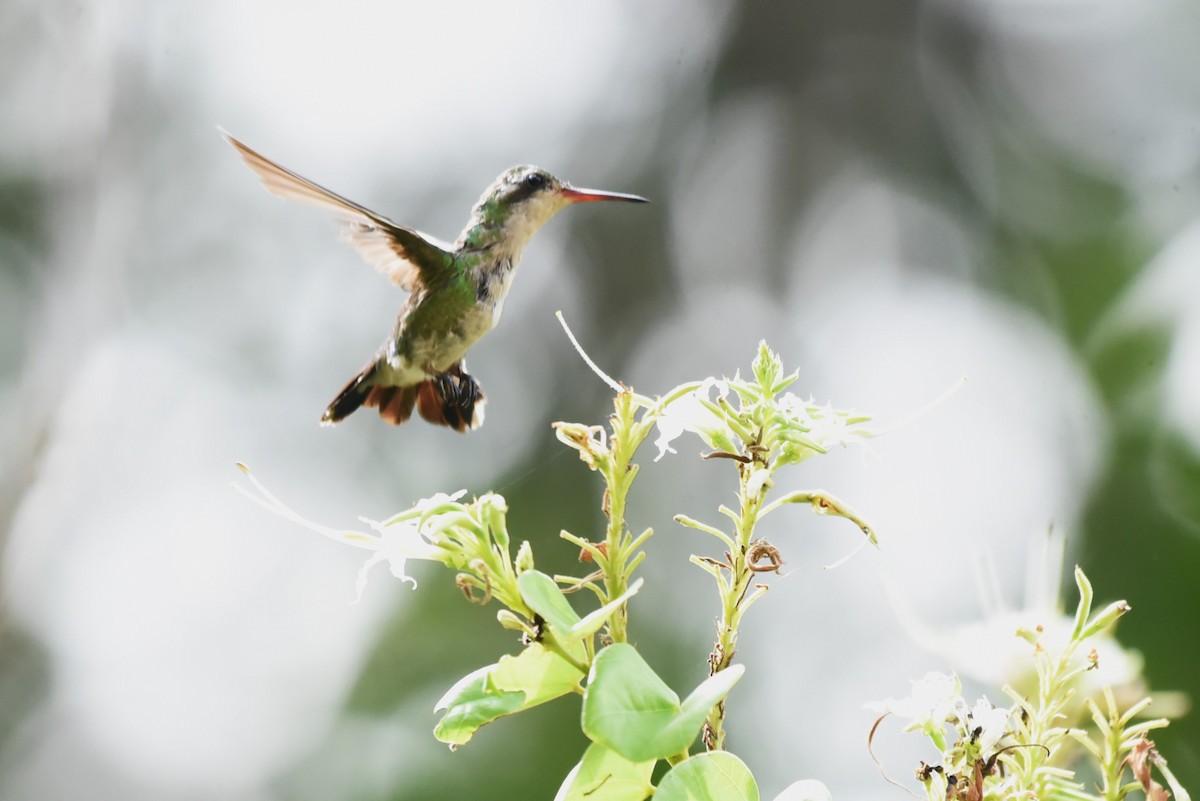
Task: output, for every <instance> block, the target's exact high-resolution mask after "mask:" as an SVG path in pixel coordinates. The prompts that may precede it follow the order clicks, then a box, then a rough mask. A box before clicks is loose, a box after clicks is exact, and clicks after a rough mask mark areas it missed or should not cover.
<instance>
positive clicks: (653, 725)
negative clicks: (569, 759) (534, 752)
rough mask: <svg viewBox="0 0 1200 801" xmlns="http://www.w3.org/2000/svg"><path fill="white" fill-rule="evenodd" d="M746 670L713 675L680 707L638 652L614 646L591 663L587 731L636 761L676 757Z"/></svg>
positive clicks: (586, 702)
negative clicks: (710, 711)
mask: <svg viewBox="0 0 1200 801" xmlns="http://www.w3.org/2000/svg"><path fill="white" fill-rule="evenodd" d="M744 672H745V668H744V667H742V666H741V665H734V666H733V667H730V668H728V669H726V670H723V671H721V672H720V673H718V674H717V675H715V676H710V677H709V678H708V679H707V680H705V681H704V683H703V684H701V685H700V686H699V687H697V688H696V689H695V690H694V691H693V692H692V694H691V695H690V696H688V698H687V699H686V700H685V701H684V702H683V703H682V704H681V703H680V702H679V696H677V695H676V694H675V693H674V692H672V691H671V688H670V687H668V686H667V685H666V684H665V683H664V682H663V680H662V679H660V678H659V677H658V674H656V673H655V672H654V670H653V669H652V668H651V667H650V666H649V665H648V664H646V661H645V660H644V659H642V656H641V654H639V653H638V652H637V649H636V648H634V647H633V646H632V645H628V644H626V643H618V644H616V645H610V646H609V647H608V648H605V649H604V650H603V651H601V652H600V653H599V654H597V656H596V659H595V660H594V661H593V662H592V671H591V675H590V676H589V677H588V686H587V690H586V691H585V692H584V696H583V721H582V723H583V731H584V733H585V734H587V736H588V737H590V738H591V739H592V740H593V741H594V742H597V743H601V744H603V745H606V746H608V747H609V748H611V749H613V750H614V751H616V752H617V753H619V754H620V755H621V756H623V757H625V758H626V759H628V760H631V761H633V762H644V761H646V760H651V759H663V758H666V757H669V756H674V755H676V754H679V753H680V752H682V751H684V750H685V749H686V748H687V747H688V746H690V745H691V744H692V741H693V740H695V739H696V734H697V733H698V732H699V730H700V726H701V724H702V723H704V719H705V717H707V716H708V713H709V710H711V709H712V708H713V707H714V706H715V705H716V704H717V703H718V702H720V701H721V700H723V699H724V698H725V696H726V695H728V694H729V691H730V690H731V689H732V688H733V685H734V684H736V683H737V681H738V679H740V678H741V677H742V673H744Z"/></svg>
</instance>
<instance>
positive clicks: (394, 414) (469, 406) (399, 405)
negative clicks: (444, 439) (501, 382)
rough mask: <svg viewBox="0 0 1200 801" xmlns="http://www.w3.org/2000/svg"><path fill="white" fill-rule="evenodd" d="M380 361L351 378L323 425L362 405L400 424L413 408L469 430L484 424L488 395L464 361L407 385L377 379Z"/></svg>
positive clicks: (431, 418)
mask: <svg viewBox="0 0 1200 801" xmlns="http://www.w3.org/2000/svg"><path fill="white" fill-rule="evenodd" d="M377 370H378V362H375V363H372V364H371V365H369V366H368V367H367V368H366V369H364V370H363V371H362V372H361V373H359V374H358V375H356V376H355V377H354V378H353V379H351V381H350V383H348V384H346V386H345V387H344V388H343V389H342V391H341V392H339V393H338V396H337V397H336V398H334V399H333V403H331V404H329V408H327V409H326V410H325V414H323V415H321V425H325V426H332V425H335V424H337V423H340V422H341V421H342V420H344V419H346V418H347V417H348V416H350V415H351V414H353V413H354V412H355V411H357V410H358V408H359V407H360V406H365V407H366V408H368V409H378V410H379V416H380V417H382V418H383V419H384V421H385V422H388V423H391V424H392V425H394V426H398V425H400V424H401V423H403V422H404V421H406V420H408V418H410V417H412V413H413V409H414V408H415V409H416V410H417V412H418V413H419V414H420V415H421V417H423V418H424V419H425V420H427V421H429V422H430V423H434V424H435V425H441V426H449V427H450V428H453V429H454V430H455V431H469V430H473V429H476V428H479V427H480V426H481V425H483V408H484V406H485V404H486V403H487V398H486V397H485V396H484V394H483V390H482V389H480V387H479V382H477V381H476V380H475V379H474V378H472V377H471V376H470V375H468V374H467V373H466V372H465V371H464V370H463V364H462V362H459V363H458V364H456V365H454V366H453V367H451V368H450V369H449V370H447V371H446V372H444V373H439V374H437V375H435V376H433V377H432V378H428V379H426V380H425V381H422V382H421V383H419V384H414V385H412V386H407V387H398V386H386V385H383V384H377V383H375V382H374V379H375V375H376V372H377Z"/></svg>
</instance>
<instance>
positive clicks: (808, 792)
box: [775, 779, 833, 801]
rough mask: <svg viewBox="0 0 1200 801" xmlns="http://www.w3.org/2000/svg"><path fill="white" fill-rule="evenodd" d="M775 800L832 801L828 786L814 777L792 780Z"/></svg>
mask: <svg viewBox="0 0 1200 801" xmlns="http://www.w3.org/2000/svg"><path fill="white" fill-rule="evenodd" d="M775 801H833V795H832V794H831V793H830V792H829V788H828V787H826V786H825V785H824V784H822V783H821V782H819V781H817V780H815V779H804V780H803V781H798V782H792V783H791V784H790V785H788V788H787V789H786V790H784V791H783V792H782V793H780V794H779V795H777V796H775Z"/></svg>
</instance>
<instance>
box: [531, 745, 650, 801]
mask: <svg viewBox="0 0 1200 801" xmlns="http://www.w3.org/2000/svg"><path fill="white" fill-rule="evenodd" d="M654 762H655V760H653V759H651V760H647V761H646V762H630V761H629V760H628V759H625V757H623V756H621V755H620V754H618V753H617V752H616V751H613V750H611V749H609V748H605V747H604V746H602V745H600V744H599V743H592V744H591V745H590V746H588V750H587V751H585V752H584V754H583V759H581V760H580V761H579V764H577V765H576V766H575V767H574V768H572V769H571V772H570V773H568V774H567V778H566V779H564V780H563V783H562V786H561V787H559V788H558V794H557V795H555V796H554V801H642V799H643V798H645V797H646V796H648V795H650V793H651V792H653V791H654V787H653V786H652V785H651V784H650V774H651V772H652V771H653V770H654Z"/></svg>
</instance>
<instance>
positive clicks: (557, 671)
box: [490, 642, 583, 709]
mask: <svg viewBox="0 0 1200 801" xmlns="http://www.w3.org/2000/svg"><path fill="white" fill-rule="evenodd" d="M493 667H494V669H493V670H492V671H491V673H490V679H491V686H492V688H493V689H495V690H496V691H498V692H500V693H506V692H522V693H524V694H525V703H524V704H523V705H522V707H521V708H522V709H528V708H529V707H531V706H537V705H538V704H544V703H545V702H546V701H550V700H553V699H555V698H558V697H559V696H563V695H566V694H567V693H571V692H575V691H576V690H577V689H578V688H579V682H580V680H582V679H583V671H582V670H580V669H579V668H577V667H575V666H574V665H572V664H571V663H570V662H568V661H567V660H565V659H563V658H562V657H561V656H559V655H558V654H556V653H553V652H551V651H547V650H546V649H545V647H543V646H542V645H541V644H540V643H536V642H535V643H533V644H532V645H530V646H529V647H528V648H526V649H525V650H524V651H522V652H521V653H519V654H517V655H516V656H502V657H500V661H499V662H497V663H496V664H495V665H494V666H493Z"/></svg>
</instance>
